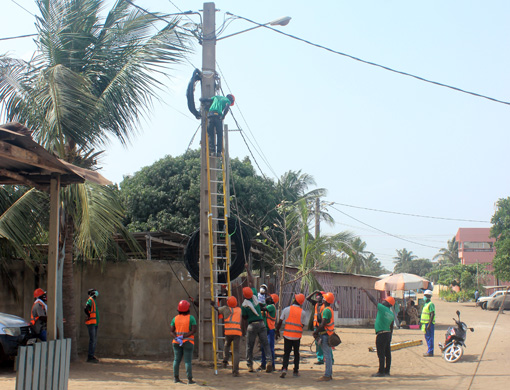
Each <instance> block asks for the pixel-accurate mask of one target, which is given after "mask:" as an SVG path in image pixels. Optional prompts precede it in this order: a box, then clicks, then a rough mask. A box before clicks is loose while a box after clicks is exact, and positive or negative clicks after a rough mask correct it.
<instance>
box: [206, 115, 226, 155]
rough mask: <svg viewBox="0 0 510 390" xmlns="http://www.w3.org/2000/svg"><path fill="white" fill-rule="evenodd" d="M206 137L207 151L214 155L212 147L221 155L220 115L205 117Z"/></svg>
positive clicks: (221, 123) (221, 124)
mask: <svg viewBox="0 0 510 390" xmlns="http://www.w3.org/2000/svg"><path fill="white" fill-rule="evenodd" d="M207 121H208V125H207V135H208V137H209V151H210V152H211V153H214V149H215V148H214V145H216V152H217V153H218V155H220V154H221V151H222V149H223V121H222V120H221V116H220V115H209V116H208V117H207Z"/></svg>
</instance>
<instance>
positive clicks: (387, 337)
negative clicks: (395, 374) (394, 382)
mask: <svg viewBox="0 0 510 390" xmlns="http://www.w3.org/2000/svg"><path fill="white" fill-rule="evenodd" d="M361 291H363V292H364V293H365V294H367V297H368V299H370V301H371V302H372V303H373V304H374V305H375V306H377V316H376V317H375V334H376V337H375V346H376V348H377V357H378V358H379V370H377V372H376V373H375V374H372V376H375V377H381V376H390V368H391V338H392V335H393V322H394V321H395V314H394V313H393V312H392V311H391V308H392V307H393V306H395V298H393V297H387V298H386V299H385V300H384V301H383V302H382V303H378V302H377V300H376V299H375V298H374V297H373V296H372V294H370V293H369V292H368V291H367V290H365V289H364V288H361Z"/></svg>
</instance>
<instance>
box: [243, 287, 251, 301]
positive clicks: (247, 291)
mask: <svg viewBox="0 0 510 390" xmlns="http://www.w3.org/2000/svg"><path fill="white" fill-rule="evenodd" d="M252 296H253V290H252V289H251V288H249V287H243V297H245V298H246V299H251V297H252Z"/></svg>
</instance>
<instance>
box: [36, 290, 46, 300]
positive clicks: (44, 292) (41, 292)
mask: <svg viewBox="0 0 510 390" xmlns="http://www.w3.org/2000/svg"><path fill="white" fill-rule="evenodd" d="M44 294H46V291H44V290H43V289H42V288H36V289H35V290H34V298H39V297H42V296H43V295H44Z"/></svg>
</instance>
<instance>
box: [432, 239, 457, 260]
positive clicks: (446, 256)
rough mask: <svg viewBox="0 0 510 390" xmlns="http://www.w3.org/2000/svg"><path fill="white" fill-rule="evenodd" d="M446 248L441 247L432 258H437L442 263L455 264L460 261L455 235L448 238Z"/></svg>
mask: <svg viewBox="0 0 510 390" xmlns="http://www.w3.org/2000/svg"><path fill="white" fill-rule="evenodd" d="M446 246H447V247H446V248H441V249H440V250H439V253H438V254H437V255H435V256H434V257H433V260H438V261H439V262H441V263H443V264H449V265H455V264H458V263H460V259H459V243H458V242H457V240H456V238H455V236H454V237H453V238H452V239H451V240H448V242H447V245H446Z"/></svg>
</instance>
